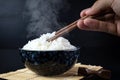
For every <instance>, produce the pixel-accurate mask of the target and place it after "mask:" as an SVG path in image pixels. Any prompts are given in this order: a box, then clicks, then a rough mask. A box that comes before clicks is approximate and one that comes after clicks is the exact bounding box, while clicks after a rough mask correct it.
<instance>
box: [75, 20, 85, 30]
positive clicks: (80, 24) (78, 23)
mask: <svg viewBox="0 0 120 80" xmlns="http://www.w3.org/2000/svg"><path fill="white" fill-rule="evenodd" d="M77 26H78V28H79V29H82V28H83V29H85V28H86V27H87V26H86V25H84V21H83V20H79V21H78V22H77Z"/></svg>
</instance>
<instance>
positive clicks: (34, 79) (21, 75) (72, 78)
mask: <svg viewBox="0 0 120 80" xmlns="http://www.w3.org/2000/svg"><path fill="white" fill-rule="evenodd" d="M78 67H86V68H89V69H92V70H99V69H101V68H102V67H101V66H91V65H82V64H80V63H78V64H75V66H74V67H73V68H72V69H70V70H69V71H67V72H65V73H64V74H62V75H58V76H54V77H44V76H40V75H37V74H35V73H34V72H32V71H31V70H29V69H28V68H24V69H20V70H17V71H13V72H8V73H4V74H0V78H4V79H8V80H80V79H82V78H83V77H84V76H77V71H78Z"/></svg>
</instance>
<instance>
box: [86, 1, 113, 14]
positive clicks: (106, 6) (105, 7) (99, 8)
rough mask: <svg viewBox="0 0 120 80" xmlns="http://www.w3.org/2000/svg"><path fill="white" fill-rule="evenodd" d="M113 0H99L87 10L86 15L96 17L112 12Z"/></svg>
mask: <svg viewBox="0 0 120 80" xmlns="http://www.w3.org/2000/svg"><path fill="white" fill-rule="evenodd" d="M112 2H113V0H97V1H96V2H95V3H94V4H93V6H92V7H91V8H89V9H88V10H86V12H85V14H86V15H89V16H90V15H96V14H100V13H103V12H105V11H109V10H111V5H112Z"/></svg>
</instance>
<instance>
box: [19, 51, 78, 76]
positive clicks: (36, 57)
mask: <svg viewBox="0 0 120 80" xmlns="http://www.w3.org/2000/svg"><path fill="white" fill-rule="evenodd" d="M79 53H80V51H79V49H76V50H71V51H70V50H66V51H27V50H22V49H21V50H20V55H21V58H22V61H23V62H24V64H25V66H26V67H28V68H29V69H30V70H32V71H34V72H35V73H37V74H39V75H44V76H51V75H59V74H62V73H64V72H66V71H67V70H69V69H70V68H71V67H72V66H73V65H74V64H75V63H76V62H77V58H78V56H79Z"/></svg>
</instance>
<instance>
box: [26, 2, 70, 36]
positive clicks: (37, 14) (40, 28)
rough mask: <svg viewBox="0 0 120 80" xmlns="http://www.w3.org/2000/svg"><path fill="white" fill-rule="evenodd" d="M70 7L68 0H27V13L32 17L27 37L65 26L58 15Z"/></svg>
mask: <svg viewBox="0 0 120 80" xmlns="http://www.w3.org/2000/svg"><path fill="white" fill-rule="evenodd" d="M68 9H69V4H68V2H67V0H27V2H26V10H25V14H26V15H27V16H29V17H30V20H29V25H28V27H27V31H28V36H27V37H31V36H40V35H41V34H43V33H47V32H53V31H55V30H58V29H60V28H61V27H63V24H62V23H60V22H59V21H58V19H59V17H58V16H59V14H60V12H61V11H67V10H68Z"/></svg>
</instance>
